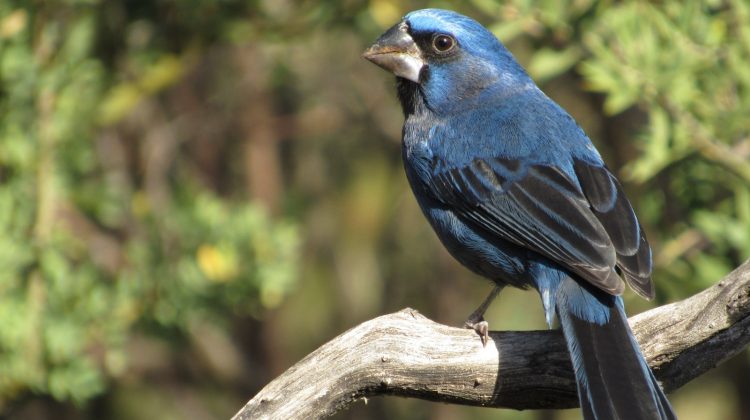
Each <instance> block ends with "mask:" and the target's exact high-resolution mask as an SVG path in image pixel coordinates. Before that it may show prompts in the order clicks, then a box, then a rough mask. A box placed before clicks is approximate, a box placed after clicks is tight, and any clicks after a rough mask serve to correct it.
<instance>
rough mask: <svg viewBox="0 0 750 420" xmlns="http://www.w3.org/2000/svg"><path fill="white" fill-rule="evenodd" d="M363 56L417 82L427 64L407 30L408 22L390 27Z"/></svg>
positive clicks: (397, 74)
mask: <svg viewBox="0 0 750 420" xmlns="http://www.w3.org/2000/svg"><path fill="white" fill-rule="evenodd" d="M362 57H364V58H366V59H368V60H370V61H372V62H373V63H375V64H377V65H378V66H380V67H382V68H384V69H386V70H388V71H390V72H391V73H393V74H395V75H396V76H398V77H403V78H404V79H409V80H411V81H412V82H415V83H419V73H420V72H421V71H422V68H423V67H424V66H425V62H424V59H422V52H421V51H420V50H419V47H417V44H416V43H415V42H414V39H413V38H412V37H411V35H409V33H408V32H407V25H406V22H401V23H398V24H396V25H394V26H393V27H391V28H390V29H388V30H387V31H386V32H385V33H384V34H383V35H381V36H380V38H378V40H377V41H375V43H374V44H373V45H372V46H371V47H370V48H368V49H367V51H365V52H364V54H362Z"/></svg>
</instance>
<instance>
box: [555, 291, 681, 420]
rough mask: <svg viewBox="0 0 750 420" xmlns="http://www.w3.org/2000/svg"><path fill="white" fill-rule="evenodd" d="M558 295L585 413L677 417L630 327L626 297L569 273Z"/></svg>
mask: <svg viewBox="0 0 750 420" xmlns="http://www.w3.org/2000/svg"><path fill="white" fill-rule="evenodd" d="M555 300H556V302H555V303H556V307H557V314H558V317H559V319H560V324H561V326H562V329H563V333H564V335H565V340H566V341H567V344H568V350H569V351H570V355H571V359H572V362H573V368H574V370H575V374H576V382H577V383H578V395H579V400H580V403H581V410H582V411H583V417H584V418H585V419H587V420H591V419H597V420H610V419H613V420H614V419H622V420H652V419H676V418H677V417H676V415H675V414H674V411H672V407H671V406H670V404H669V401H668V400H667V397H666V396H665V395H664V392H663V391H662V390H661V388H660V387H659V384H658V383H657V382H656V378H655V377H654V375H653V373H652V372H651V369H649V367H648V365H647V364H646V361H645V360H644V358H643V355H642V354H641V351H640V348H639V347H638V343H637V342H636V341H635V338H634V337H633V334H632V332H631V331H630V327H629V326H628V322H627V318H626V316H625V312H624V310H623V306H622V299H620V298H619V297H616V296H610V295H607V294H605V293H600V291H599V290H595V289H593V288H591V290H589V289H588V288H587V287H585V286H581V285H579V284H578V283H577V282H576V281H575V280H573V279H571V278H567V279H565V280H563V282H562V284H561V287H560V288H559V289H558V293H557V296H556V299H555Z"/></svg>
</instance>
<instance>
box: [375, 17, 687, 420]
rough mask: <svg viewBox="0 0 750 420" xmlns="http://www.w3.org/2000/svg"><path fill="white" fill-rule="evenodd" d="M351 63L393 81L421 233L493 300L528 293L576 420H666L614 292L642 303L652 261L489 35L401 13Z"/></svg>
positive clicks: (622, 206) (570, 129)
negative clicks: (566, 354)
mask: <svg viewBox="0 0 750 420" xmlns="http://www.w3.org/2000/svg"><path fill="white" fill-rule="evenodd" d="M364 57H365V58H367V59H368V60H370V61H372V62H373V63H375V64H377V65H379V66H380V67H382V68H384V69H386V70H388V71H390V72H392V73H393V74H395V75H396V76H397V79H396V80H397V90H398V97H399V100H400V102H401V105H402V107H403V111H404V116H405V119H406V120H405V122H404V127H403V160H404V166H405V168H406V175H407V178H408V180H409V183H410V185H411V187H412V190H413V191H414V195H415V196H416V198H417V201H418V202H419V205H420V207H421V208H422V211H423V212H424V214H425V216H426V217H427V220H429V222H430V224H431V225H432V227H433V229H434V230H435V232H436V233H437V235H438V237H439V238H440V240H441V241H442V243H443V244H444V245H445V247H446V248H447V249H448V250H449V251H450V253H451V254H452V255H453V256H454V257H455V258H456V259H458V261H460V262H461V263H462V264H463V265H465V266H466V267H468V268H469V269H471V270H472V271H474V272H476V273H478V274H480V275H482V276H484V277H487V278H489V279H491V280H492V281H493V282H494V283H495V287H494V289H493V291H492V292H491V293H490V295H489V296H488V297H487V299H486V300H485V301H484V302H483V303H482V305H480V307H479V308H477V310H476V311H475V312H474V313H473V314H472V315H471V316H470V317H469V320H468V321H467V326H469V327H472V328H474V329H476V330H477V332H478V333H479V334H480V336H481V337H482V342H483V343H485V344H486V340H487V329H488V326H487V323H486V322H485V321H484V318H483V315H484V312H485V310H486V309H487V307H488V306H489V304H490V303H491V302H492V300H493V299H494V298H495V297H496V296H497V294H498V293H499V291H500V290H501V289H502V288H503V287H504V286H505V285H511V286H515V287H520V288H527V287H533V288H535V289H536V290H537V291H538V292H539V294H540V296H541V298H542V304H543V306H544V310H545V313H546V318H547V323H548V324H550V326H551V325H552V323H553V321H554V318H555V315H557V317H558V319H559V321H560V325H561V327H562V330H563V333H564V335H565V340H566V342H567V346H568V350H569V351H570V354H571V360H572V364H573V368H574V370H575V374H576V381H577V384H578V393H579V400H580V404H581V408H582V411H583V415H584V417H585V418H586V419H623V420H634V419H673V418H676V416H675V414H674V412H673V411H672V408H671V406H670V404H669V401H668V400H667V398H666V396H665V395H664V393H663V391H662V390H661V388H660V387H659V384H658V383H657V381H656V379H655V378H654V375H653V373H652V372H651V370H650V369H649V367H648V365H647V364H646V362H645V360H644V358H643V355H642V354H641V352H640V349H639V348H638V343H637V342H636V341H635V338H634V337H633V335H632V332H631V331H630V328H629V327H628V324H627V317H626V315H625V312H624V308H623V302H622V298H621V297H620V295H621V294H622V292H623V290H624V288H625V283H627V284H628V285H630V287H631V288H632V289H633V290H634V291H635V292H636V293H637V294H639V295H640V296H643V297H645V298H647V299H650V298H652V297H653V295H654V288H653V284H652V282H651V266H652V263H651V250H650V247H649V245H648V243H647V242H646V237H645V235H644V232H643V229H642V228H641V226H640V224H639V222H638V219H637V218H636V215H635V213H634V212H633V209H632V207H631V205H630V203H629V202H628V200H627V198H625V195H624V194H623V192H622V188H621V186H620V184H619V182H618V181H617V179H616V178H615V176H614V175H613V174H612V173H611V172H610V171H609V169H608V168H607V167H606V166H605V164H604V162H603V161H602V158H601V156H600V155H599V153H598V152H597V150H596V148H594V145H593V144H592V143H591V140H589V138H588V137H587V136H586V134H585V133H584V132H583V131H582V130H581V128H580V127H579V126H578V125H577V124H576V122H575V121H574V120H573V118H571V117H570V116H569V115H568V114H567V113H566V112H565V111H564V110H563V109H562V108H561V107H560V106H559V105H557V104H556V103H555V102H553V101H552V100H551V99H549V98H548V97H547V96H546V95H545V94H544V93H543V92H542V91H541V90H540V89H539V88H538V87H537V86H536V84H535V83H534V82H533V81H532V80H531V78H530V77H529V76H528V75H527V74H526V72H525V71H524V69H523V68H522V67H521V66H520V65H519V64H518V63H517V62H516V60H515V59H514V58H513V56H512V55H511V53H510V52H509V51H508V50H507V49H506V48H505V46H503V44H502V43H500V41H498V40H497V38H495V36H494V35H492V33H490V32H489V31H488V30H487V29H485V28H484V27H483V26H482V25H480V24H479V23H477V22H476V21H474V20H472V19H470V18H468V17H466V16H463V15H460V14H458V13H455V12H451V11H446V10H437V9H427V10H419V11H415V12H412V13H409V14H408V15H406V16H405V17H404V19H403V20H402V21H401V22H400V23H398V24H396V25H395V26H393V27H392V28H390V29H389V30H388V31H387V32H385V33H384V34H383V35H382V36H381V37H380V38H379V39H378V40H377V41H376V42H375V44H374V45H373V46H371V47H370V48H369V49H368V50H367V51H366V52H365V53H364Z"/></svg>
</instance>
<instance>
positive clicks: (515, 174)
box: [432, 159, 652, 296]
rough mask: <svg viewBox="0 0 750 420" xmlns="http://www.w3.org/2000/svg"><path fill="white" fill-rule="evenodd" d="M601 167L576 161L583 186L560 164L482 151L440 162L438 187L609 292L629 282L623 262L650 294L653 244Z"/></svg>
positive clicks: (497, 229) (476, 217) (480, 219)
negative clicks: (528, 162) (452, 163)
mask: <svg viewBox="0 0 750 420" xmlns="http://www.w3.org/2000/svg"><path fill="white" fill-rule="evenodd" d="M439 166H440V165H436V166H435V167H436V168H437V167H439ZM598 169H599V168H596V167H589V165H587V164H585V163H578V162H577V163H576V172H577V174H578V171H579V170H580V171H581V172H582V173H583V177H584V178H585V182H584V181H581V185H582V188H583V189H584V192H583V193H582V192H581V189H580V188H578V186H577V185H576V184H575V183H574V182H573V181H572V180H571V179H570V178H569V177H568V176H567V175H566V174H565V173H563V172H562V171H561V170H560V169H558V168H556V167H553V166H546V165H533V166H523V165H520V164H519V162H518V161H512V160H505V159H477V160H474V161H473V162H472V163H471V164H469V165H467V166H464V167H460V168H451V169H443V170H435V171H434V173H433V183H432V190H433V193H434V194H435V196H436V197H437V198H438V199H439V200H440V201H443V202H445V203H447V204H450V205H451V206H452V207H453V208H454V209H455V210H456V211H457V213H458V214H459V215H461V216H462V217H463V218H465V219H467V220H469V221H470V222H472V223H473V224H475V225H477V226H479V227H480V228H482V229H483V230H485V231H486V232H488V233H490V234H492V235H497V236H498V237H500V238H502V239H505V240H507V241H510V242H512V243H515V244H517V245H521V246H524V247H526V248H529V249H531V250H533V251H535V252H538V253H540V254H541V255H544V256H546V257H547V258H550V259H551V260H553V261H555V262H557V263H559V264H561V265H563V266H564V267H566V268H568V269H569V270H571V271H572V272H574V273H576V274H578V275H580V276H581V277H582V278H584V279H585V280H587V281H588V282H590V283H591V284H593V285H594V286H596V287H597V288H599V289H602V290H604V291H606V292H607V293H610V294H620V293H622V291H623V289H624V284H623V282H622V280H620V278H619V277H618V276H617V274H616V273H615V272H614V270H613V269H614V267H615V265H618V266H619V267H620V270H621V273H622V274H623V275H624V277H625V279H626V281H627V282H628V283H629V284H631V286H632V287H633V288H634V289H635V290H636V291H637V292H638V293H639V294H641V295H645V296H648V295H649V293H652V292H649V290H650V289H649V287H650V284H651V282H650V279H649V277H648V274H649V273H650V254H648V255H646V254H644V252H643V250H644V249H646V250H648V245H646V244H645V239H644V238H643V237H642V232H641V231H640V229H639V226H638V222H637V220H636V218H635V214H634V213H633V210H632V209H631V208H630V204H629V203H628V202H627V200H626V199H625V198H624V196H623V195H622V193H621V192H620V188H619V184H617V182H616V180H614V177H612V176H611V175H609V172H608V171H607V170H606V168H601V171H599V170H598ZM602 171H603V172H602ZM603 176H606V178H602V177H603ZM608 183H609V184H608ZM634 226H635V228H634ZM620 230H627V232H620ZM633 230H635V233H634V234H633V233H632V232H633ZM644 245H645V246H644ZM644 256H647V257H648V258H644Z"/></svg>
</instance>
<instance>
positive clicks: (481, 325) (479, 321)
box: [464, 317, 490, 347]
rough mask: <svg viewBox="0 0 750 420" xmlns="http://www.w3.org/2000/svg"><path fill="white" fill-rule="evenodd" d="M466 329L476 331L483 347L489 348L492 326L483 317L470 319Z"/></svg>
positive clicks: (465, 323) (465, 324)
mask: <svg viewBox="0 0 750 420" xmlns="http://www.w3.org/2000/svg"><path fill="white" fill-rule="evenodd" d="M464 328H467V329H470V330H474V331H476V332H477V334H479V338H481V339H482V347H487V340H489V338H490V334H489V333H490V324H489V323H488V322H487V321H485V320H484V318H483V317H479V318H474V319H473V318H469V319H467V320H466V322H464Z"/></svg>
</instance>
